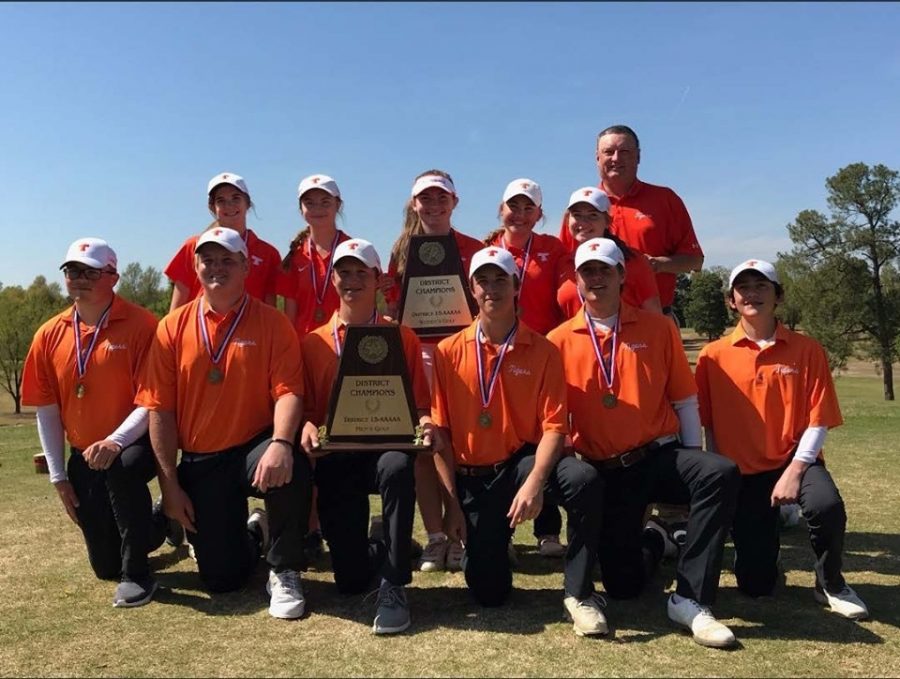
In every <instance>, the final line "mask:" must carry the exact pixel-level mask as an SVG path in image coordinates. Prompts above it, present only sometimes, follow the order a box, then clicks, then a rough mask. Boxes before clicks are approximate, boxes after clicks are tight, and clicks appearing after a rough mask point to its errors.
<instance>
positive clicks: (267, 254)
mask: <svg viewBox="0 0 900 679" xmlns="http://www.w3.org/2000/svg"><path fill="white" fill-rule="evenodd" d="M206 193H207V200H208V207H209V211H210V212H211V213H212V215H213V217H215V219H214V220H213V222H212V224H210V225H209V226H208V227H207V229H206V230H209V229H211V228H213V227H216V226H221V227H226V228H229V229H234V230H235V231H237V232H238V233H239V234H241V237H242V238H243V239H244V242H245V243H246V245H247V252H248V254H249V257H248V264H249V265H250V272H249V274H248V275H247V280H246V283H245V286H246V290H247V292H248V293H249V294H250V295H252V296H253V297H256V298H258V299H261V300H262V301H264V302H265V303H266V304H271V305H273V306H274V304H275V288H276V282H277V279H278V263H279V262H280V261H281V256H280V255H279V254H278V250H277V249H275V247H274V246H273V245H270V244H269V243H267V242H266V241H264V240H262V239H261V238H260V237H259V236H257V235H256V234H255V233H254V232H253V229H248V228H247V211H248V210H249V209H250V208H251V207H253V201H252V200H251V199H250V192H249V191H248V190H247V183H246V182H245V181H244V178H243V177H241V176H239V175H236V174H234V173H233V172H223V173H222V174H217V175H216V176H215V177H213V178H212V179H210V180H209V184H208V186H207V189H206ZM198 238H199V236H191V237H190V238H188V239H187V240H186V241H185V242H184V244H183V245H182V246H181V248H180V249H179V250H178V252H176V253H175V256H174V257H172V260H171V261H170V262H169V264H168V265H167V266H166V268H165V271H164V273H165V274H166V276H167V277H168V278H169V280H170V281H172V284H173V286H174V287H173V289H172V302H171V304H170V305H169V311H172V310H174V309H177V308H178V307H180V306H181V305H182V304H187V303H188V302H190V301H191V300H192V299H194V298H195V297H197V296H198V295H199V294H200V292H201V289H202V288H201V286H200V281H199V280H197V274H196V273H194V249H195V248H196V246H197V239H198Z"/></svg>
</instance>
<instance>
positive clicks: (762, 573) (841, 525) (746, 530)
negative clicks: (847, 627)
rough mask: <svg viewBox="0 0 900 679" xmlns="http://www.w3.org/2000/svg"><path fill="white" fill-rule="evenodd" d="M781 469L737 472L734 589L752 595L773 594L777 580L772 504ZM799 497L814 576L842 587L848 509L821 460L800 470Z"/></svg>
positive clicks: (775, 509) (835, 588)
mask: <svg viewBox="0 0 900 679" xmlns="http://www.w3.org/2000/svg"><path fill="white" fill-rule="evenodd" d="M784 469H785V467H781V468H780V469H774V470H772V471H768V472H762V473H760V474H746V475H744V476H742V477H741V487H740V494H739V496H738V505H737V512H736V513H735V516H734V526H733V527H732V530H731V537H732V539H733V540H734V550H735V561H734V574H735V577H736V578H737V583H738V589H740V590H741V591H742V592H744V593H745V594H749V595H750V596H754V597H755V596H764V595H768V594H771V593H772V591H773V590H774V589H775V585H776V583H777V581H778V550H779V548H780V544H781V543H780V540H779V530H778V513H779V508H778V507H772V505H771V497H772V489H773V488H775V484H776V483H777V482H778V479H779V478H781V475H782V473H783V472H784ZM799 502H800V508H801V509H802V510H803V516H804V518H805V519H806V525H807V528H808V529H809V539H810V542H811V543H812V548H813V552H814V553H815V556H816V560H815V564H814V566H815V571H816V580H817V582H818V584H819V585H822V586H824V587H825V589H826V590H828V591H829V592H832V593H837V592H840V591H841V590H842V589H843V588H844V585H845V583H844V576H843V575H842V574H841V565H842V562H841V559H842V555H843V552H844V531H845V529H846V526H847V514H846V512H845V510H844V501H843V500H842V499H841V496H840V494H839V493H838V489H837V487H836V486H835V485H834V481H833V480H832V478H831V474H829V473H828V470H827V469H825V465H824V464H822V462H821V460H819V461H817V462H816V463H815V464H814V465H812V466H810V467H809V468H808V469H807V470H806V473H805V474H804V475H803V479H802V480H801V481H800V498H799Z"/></svg>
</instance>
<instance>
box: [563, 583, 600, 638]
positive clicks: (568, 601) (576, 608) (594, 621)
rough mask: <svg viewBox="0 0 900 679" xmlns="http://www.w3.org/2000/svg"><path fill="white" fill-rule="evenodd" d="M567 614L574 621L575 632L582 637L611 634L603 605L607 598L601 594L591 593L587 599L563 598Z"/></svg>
mask: <svg viewBox="0 0 900 679" xmlns="http://www.w3.org/2000/svg"><path fill="white" fill-rule="evenodd" d="M563 606H564V607H565V609H566V615H567V616H568V618H569V620H571V621H572V622H573V623H574V629H575V634H577V635H578V636H580V637H585V636H599V635H603V634H609V625H608V624H607V622H606V616H605V615H603V611H602V610H601V607H603V606H606V600H605V599H604V598H603V597H602V596H600V595H599V594H596V593H594V594H591V595H590V596H589V597H588V598H587V599H576V598H575V597H573V596H566V598H565V599H563Z"/></svg>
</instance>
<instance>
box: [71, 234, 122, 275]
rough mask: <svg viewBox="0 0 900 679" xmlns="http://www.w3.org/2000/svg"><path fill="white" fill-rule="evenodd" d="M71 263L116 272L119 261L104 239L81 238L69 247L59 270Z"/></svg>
mask: <svg viewBox="0 0 900 679" xmlns="http://www.w3.org/2000/svg"><path fill="white" fill-rule="evenodd" d="M71 262H77V263H78V264H84V265H85V266H89V267H91V268H92V269H106V268H111V269H112V270H113V271H115V270H116V264H117V262H118V260H117V259H116V253H115V252H113V249H112V248H111V247H109V243H107V242H106V241H105V240H103V239H102V238H79V239H78V240H77V241H75V242H74V243H72V244H71V245H70V246H69V249H68V250H67V251H66V258H65V260H63V263H62V265H61V266H60V267H59V268H60V269H62V268H63V267H64V266H65V265H66V264H69V263H71Z"/></svg>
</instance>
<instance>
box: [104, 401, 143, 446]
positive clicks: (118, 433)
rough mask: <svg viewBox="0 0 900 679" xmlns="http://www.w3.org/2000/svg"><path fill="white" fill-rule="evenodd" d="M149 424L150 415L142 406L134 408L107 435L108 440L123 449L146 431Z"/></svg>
mask: <svg viewBox="0 0 900 679" xmlns="http://www.w3.org/2000/svg"><path fill="white" fill-rule="evenodd" d="M149 426H150V415H149V413H148V412H147V409H146V408H144V407H139V408H135V409H134V410H132V411H131V414H130V415H129V416H128V417H126V418H125V419H124V420H123V421H122V424H120V425H119V427H118V429H116V430H115V431H114V432H113V433H112V434H110V435H109V436H107V437H106V438H108V439H109V440H110V441H112V442H113V443H117V444H118V445H119V446H121V447H122V448H123V449H124V448H127V447H128V446H130V445H131V444H132V443H134V442H135V441H137V440H138V439H139V438H141V436H143V435H144V434H146V433H147V428H148V427H149Z"/></svg>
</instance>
